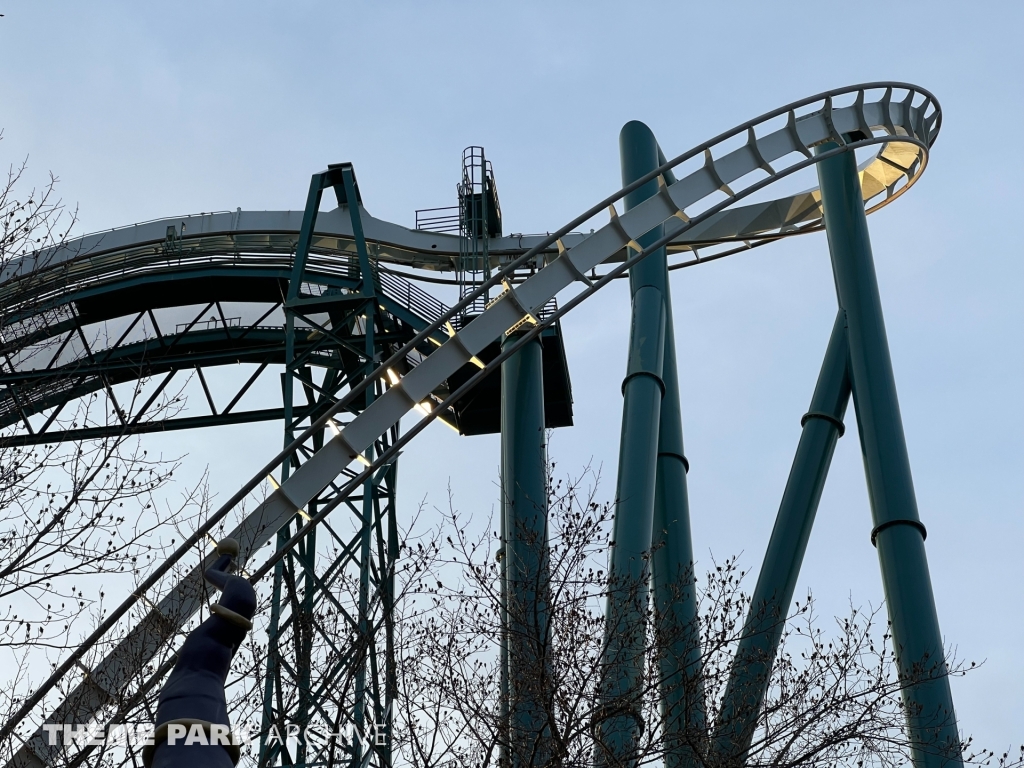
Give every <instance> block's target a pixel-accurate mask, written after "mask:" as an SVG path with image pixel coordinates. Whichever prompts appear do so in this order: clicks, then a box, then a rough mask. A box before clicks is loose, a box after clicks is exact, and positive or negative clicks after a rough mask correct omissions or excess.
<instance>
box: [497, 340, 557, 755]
mask: <svg viewBox="0 0 1024 768" xmlns="http://www.w3.org/2000/svg"><path fill="white" fill-rule="evenodd" d="M513 341H515V337H514V336H512V337H507V338H506V339H505V340H504V342H503V344H508V343H511V342H513ZM546 443H547V441H546V434H545V429H544V370H543V361H542V350H541V343H540V339H539V338H538V339H534V340H533V341H532V342H530V343H528V344H526V345H525V346H524V347H522V348H521V349H520V350H519V351H518V352H516V353H515V354H514V355H512V356H511V357H509V358H508V359H507V360H506V361H505V362H504V363H502V365H501V484H502V515H503V519H504V526H503V527H504V535H505V541H504V562H503V564H502V565H503V569H504V574H505V579H504V582H505V590H506V593H505V595H504V604H505V605H504V612H505V621H504V629H505V632H507V639H506V642H505V645H504V647H503V649H502V650H503V651H504V652H506V653H507V658H508V673H507V674H508V677H507V680H508V683H507V684H508V689H509V690H508V694H509V704H508V712H509V724H508V734H509V736H508V738H509V742H510V744H509V747H510V749H509V750H508V753H507V754H508V757H507V761H508V764H509V766H511V768H527V767H528V766H534V765H545V764H547V763H548V761H549V758H550V733H551V731H550V728H549V727H548V725H547V723H548V717H549V715H550V713H551V707H552V705H553V702H552V698H551V668H550V654H549V631H548V605H549V589H548V587H549V585H548V480H547V478H548V466H547V444H546ZM506 649H507V650H506Z"/></svg>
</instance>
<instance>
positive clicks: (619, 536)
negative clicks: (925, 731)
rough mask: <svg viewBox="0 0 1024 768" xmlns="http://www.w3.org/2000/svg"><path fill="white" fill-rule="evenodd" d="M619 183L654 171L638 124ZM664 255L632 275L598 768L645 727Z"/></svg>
mask: <svg viewBox="0 0 1024 768" xmlns="http://www.w3.org/2000/svg"><path fill="white" fill-rule="evenodd" d="M619 148H620V152H621V156H622V178H623V183H625V184H628V183H630V182H631V181H632V180H634V179H636V178H637V177H639V176H640V175H642V174H644V173H646V172H647V171H649V170H651V169H652V168H654V167H656V160H657V142H656V141H655V140H654V136H653V134H651V132H650V130H649V129H648V128H647V126H645V125H643V123H638V122H630V123H627V124H626V125H625V126H624V127H623V129H622V132H621V133H620V135H619ZM657 191H658V186H657V182H656V181H651V182H650V183H648V184H645V185H644V186H643V187H641V188H640V189H638V190H636V191H634V192H632V193H631V194H630V195H627V196H626V202H625V205H626V207H627V208H628V207H631V206H633V205H636V204H638V203H639V202H641V201H643V200H646V199H647V198H648V197H651V196H652V195H654V194H656V193H657ZM660 236H661V227H660V226H659V227H658V228H657V229H655V230H654V231H652V232H649V233H647V234H646V235H644V237H643V238H641V239H640V241H639V242H640V245H641V247H642V246H644V245H646V244H647V243H652V242H654V241H655V240H656V239H657V238H658V237H660ZM664 270H665V254H664V250H662V251H661V252H659V253H655V254H651V255H650V256H648V257H647V258H646V259H644V260H643V261H642V262H640V263H639V264H638V265H637V266H635V267H633V269H632V270H630V277H629V282H630V292H631V294H632V321H631V326H630V339H629V360H628V364H627V367H626V378H625V380H624V381H623V382H622V397H623V404H622V434H621V437H620V440H619V467H618V481H617V485H616V490H615V523H614V528H613V534H612V547H611V562H610V564H609V567H608V581H609V588H608V603H607V607H606V609H605V639H604V644H605V648H604V669H603V670H602V675H603V679H602V682H601V696H602V708H603V712H601V713H600V717H601V722H600V728H599V731H598V734H597V743H596V744H595V748H594V760H595V763H596V765H597V766H628V765H632V764H633V763H634V762H635V758H636V756H635V739H636V735H637V733H638V732H639V731H640V730H641V729H642V728H643V726H644V723H643V721H642V719H641V712H640V706H641V696H642V692H641V677H642V674H643V664H644V648H645V645H646V639H647V638H646V635H647V630H646V614H647V599H648V580H649V578H650V571H649V569H648V567H647V558H648V556H649V555H650V551H651V540H652V528H653V522H654V500H655V481H656V477H657V467H658V442H659V440H658V437H659V425H660V422H661V401H662V397H663V396H664V394H665V384H664V381H663V380H662V373H663V368H664V357H665V323H666V317H665V314H666V312H665V310H666V306H665V295H664V290H663V289H664V284H665V281H664V275H663V273H664Z"/></svg>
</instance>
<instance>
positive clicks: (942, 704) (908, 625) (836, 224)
mask: <svg viewBox="0 0 1024 768" xmlns="http://www.w3.org/2000/svg"><path fill="white" fill-rule="evenodd" d="M834 147H835V144H831V143H829V144H826V145H823V146H822V147H819V148H818V151H819V152H821V151H826V150H827V149H832V148H834ZM817 168H818V179H819V183H820V185H821V201H822V206H823V208H824V216H825V229H826V231H827V232H828V244H829V250H830V251H831V255H832V269H833V273H834V276H835V282H836V291H837V292H838V295H839V305H840V306H841V307H842V308H843V309H844V310H845V311H846V322H847V331H848V336H849V344H850V381H851V385H852V388H853V403H854V407H855V408H856V410H857V429H858V431H859V433H860V445H861V453H862V455H863V458H864V471H865V474H866V475H867V484H868V496H869V498H870V501H871V513H872V516H873V521H874V529H873V530H872V532H871V540H872V542H873V543H874V544H875V546H876V548H877V550H878V561H879V564H880V566H881V571H882V584H883V587H884V590H885V599H886V604H887V606H888V610H889V621H890V622H891V624H892V636H893V644H894V646H895V649H896V655H897V662H898V664H899V669H900V673H901V675H903V676H904V678H905V680H906V682H907V687H906V688H905V689H904V692H903V701H904V704H905V705H906V713H907V726H908V730H909V733H910V737H911V739H912V741H913V758H914V763H915V765H916V766H917V768H925V767H926V766H927V768H932V767H933V766H949V765H952V766H959V765H962V763H963V758H962V755H961V753H960V748H959V736H958V733H957V725H956V715H955V713H954V710H953V697H952V694H951V692H950V688H949V678H948V675H947V667H946V663H945V656H944V652H943V647H942V633H941V632H940V631H939V619H938V614H937V612H936V609H935V597H934V595H933V594H932V585H931V579H930V578H929V575H928V560H927V557H926V555H925V549H924V539H925V528H924V526H923V525H922V524H921V520H920V517H919V516H918V511H917V499H916V497H915V495H914V483H913V479H912V477H911V473H910V458H909V456H908V454H907V443H906V438H905V436H904V433H903V422H902V419H901V417H900V406H899V401H898V399H897V397H896V380H895V377H894V376H893V370H892V360H891V358H890V356H889V343H888V340H887V339H886V335H885V322H884V320H883V318H882V303H881V299H880V297H879V293H878V281H877V279H876V275H875V266H874V261H873V258H872V255H871V242H870V240H869V237H868V226H867V218H866V216H865V214H864V203H863V196H862V193H861V186H860V179H859V177H858V174H857V165H856V158H855V157H854V153H853V152H845V153H843V154H841V155H838V156H836V157H832V158H829V159H828V160H823V161H821V162H820V163H818V165H817Z"/></svg>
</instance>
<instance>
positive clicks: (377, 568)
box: [259, 163, 424, 768]
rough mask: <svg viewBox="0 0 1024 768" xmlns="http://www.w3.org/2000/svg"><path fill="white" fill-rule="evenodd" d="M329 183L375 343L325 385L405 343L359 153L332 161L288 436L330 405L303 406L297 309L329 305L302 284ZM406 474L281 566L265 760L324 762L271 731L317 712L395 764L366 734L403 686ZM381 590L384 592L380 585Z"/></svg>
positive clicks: (291, 302) (380, 487) (288, 383)
mask: <svg viewBox="0 0 1024 768" xmlns="http://www.w3.org/2000/svg"><path fill="white" fill-rule="evenodd" d="M328 187H333V189H334V191H335V194H336V195H337V198H338V204H339V205H341V206H347V208H348V211H349V213H350V215H351V217H352V225H353V230H354V233H355V241H356V247H357V254H358V265H359V278H358V297H357V298H355V299H354V303H352V302H353V298H352V297H347V300H348V301H349V303H350V305H351V311H350V312H348V314H347V316H346V317H344V318H341V319H340V321H341V322H343V323H349V324H351V325H352V327H353V330H359V327H360V326H361V331H362V338H363V348H362V349H357V348H353V347H351V346H350V345H346V346H347V347H348V349H349V352H350V353H352V354H350V355H349V356H348V357H349V360H348V362H347V363H346V362H345V360H344V359H342V360H341V361H340V363H341V364H340V365H339V366H338V367H339V368H340V369H345V370H346V372H347V375H346V376H343V377H341V378H338V377H337V376H334V372H333V371H329V372H328V374H327V378H326V379H325V385H327V384H328V383H330V386H325V387H324V388H323V389H324V390H325V391H324V392H322V393H320V394H321V395H322V397H326V398H333V395H334V394H336V393H337V392H338V390H339V389H340V388H341V387H342V386H344V385H347V386H356V385H357V384H359V382H360V381H361V380H362V379H363V378H364V377H365V376H366V375H367V374H368V373H369V372H371V371H372V370H373V368H374V367H375V365H376V360H377V359H378V358H379V353H380V351H381V348H382V347H386V346H388V345H389V344H390V343H393V340H392V339H391V338H390V334H389V333H388V331H387V327H386V323H385V322H384V319H385V312H384V310H386V308H387V306H386V303H385V299H384V297H383V295H382V294H381V293H380V291H379V286H378V285H377V281H376V280H375V278H374V275H375V272H374V270H373V269H372V266H371V262H370V258H369V252H368V249H367V245H366V241H365V238H364V237H363V232H362V224H361V221H360V214H359V207H358V205H357V204H349V201H353V202H354V203H355V202H357V201H359V194H358V188H357V186H356V181H355V174H354V171H353V170H352V166H351V165H349V164H347V163H346V164H342V165H337V166H329V167H328V170H327V171H325V172H323V173H320V174H314V176H313V178H312V180H311V182H310V190H309V195H308V197H307V203H306V209H305V212H304V216H303V224H302V230H301V232H300V236H299V240H298V245H297V248H296V253H295V260H294V266H293V269H292V272H291V275H290V278H289V283H288V294H287V299H286V302H285V311H286V345H287V346H286V370H285V373H284V374H283V375H282V392H283V398H284V409H283V410H284V416H285V419H284V421H285V434H284V444H285V445H288V444H290V443H291V442H292V440H293V438H294V435H295V432H296V431H297V430H299V431H301V429H302V423H303V422H304V421H306V420H307V419H308V421H309V422H310V423H312V421H313V420H315V418H316V417H317V415H318V413H319V412H322V409H319V408H317V409H314V408H312V405H313V403H312V402H311V403H310V407H308V408H306V409H298V410H296V409H295V408H294V406H293V402H294V398H295V385H296V383H298V384H299V386H300V387H302V388H304V389H305V390H306V394H307V399H308V400H312V399H315V398H311V396H310V384H311V380H310V378H311V374H310V372H309V369H308V366H306V365H303V361H302V360H301V357H302V355H301V354H300V353H299V344H298V343H297V328H296V319H297V318H300V317H301V318H303V319H304V320H307V322H308V318H306V317H305V315H304V314H303V312H304V310H313V309H316V310H318V311H322V310H323V309H324V308H325V302H324V300H323V298H322V297H305V296H303V295H302V292H301V288H302V285H303V281H304V268H305V263H306V259H307V258H308V254H309V248H310V243H311V241H312V233H313V229H314V227H315V224H316V214H317V211H318V210H319V207H320V200H321V197H322V194H323V192H324V190H325V189H327V188H328ZM328 306H329V305H328ZM409 314H411V313H409ZM409 319H410V320H413V322H414V324H415V325H418V326H420V327H423V326H424V321H423V320H422V319H421V318H418V317H410V318H409ZM332 325H336V323H332ZM378 329H379V332H378ZM342 357H343V358H344V357H345V356H344V355H342ZM379 389H380V385H379V384H377V383H375V384H373V385H372V386H370V387H368V388H367V389H366V390H365V393H366V394H365V397H364V398H362V400H363V402H362V403H359V405H358V407H357V408H355V409H354V410H357V411H358V410H362V408H365V407H366V406H368V405H369V404H370V403H371V402H372V401H373V398H374V397H375V393H377V392H378V390H379ZM389 437H390V439H387V438H385V439H383V440H381V441H380V444H379V445H378V446H377V449H378V450H381V451H383V450H387V448H388V447H389V446H390V444H391V442H392V441H393V440H394V439H397V437H398V433H397V429H395V430H392V434H390V435H389ZM322 446H323V436H322V435H320V436H319V438H318V439H315V440H314V443H313V449H314V451H315V450H318V449H320V448H321V447H322ZM373 450H374V449H373V448H371V449H370V450H368V451H367V454H366V457H367V459H368V460H372V458H373ZM301 460H302V457H300V456H299V455H297V454H294V455H293V456H292V457H291V459H290V460H288V461H286V462H285V463H283V464H282V465H281V479H282V482H283V481H284V480H285V479H286V478H287V477H288V475H289V474H290V473H291V472H292V471H294V469H295V468H297V467H298V466H299V465H300V463H301ZM396 482H397V463H391V464H389V465H387V466H386V467H385V468H384V469H383V470H382V471H381V472H379V473H378V474H377V475H375V476H374V477H372V478H370V479H368V480H367V481H366V482H365V483H364V484H363V492H362V495H361V496H353V497H351V498H349V499H348V500H347V501H346V506H347V507H348V509H349V510H350V511H351V512H352V513H353V515H354V518H355V521H356V529H357V532H356V534H355V537H354V538H351V539H347V540H346V539H344V538H343V537H342V536H340V535H339V534H338V533H337V532H335V531H334V530H333V529H332V528H331V526H330V525H329V524H327V522H326V521H324V522H323V523H321V524H320V525H319V526H317V527H314V528H313V529H311V530H310V531H309V532H308V533H307V534H306V536H305V537H304V539H303V540H302V542H301V544H300V546H299V547H297V548H295V549H291V550H289V551H288V553H287V554H286V555H285V557H283V558H282V559H281V560H279V561H278V563H277V564H276V565H275V567H274V580H273V587H272V599H271V616H270V627H269V637H268V656H267V664H266V675H265V679H264V698H263V721H262V728H261V734H260V756H259V762H260V765H274V764H281V765H294V766H310V765H318V764H320V763H321V762H322V760H321V759H320V757H319V756H318V755H316V754H311V753H310V751H309V749H308V746H309V745H308V744H307V743H305V742H304V741H301V740H300V741H299V742H298V743H297V749H296V752H295V754H291V753H290V752H289V749H288V745H287V742H286V741H280V740H273V739H271V738H270V734H271V732H272V728H274V727H275V726H276V727H277V732H278V733H285V732H286V729H287V728H288V726H289V725H298V726H299V727H300V728H303V729H305V727H306V726H307V725H309V724H310V723H311V722H313V721H314V718H315V717H317V716H319V717H320V718H321V719H323V720H325V721H327V722H326V725H328V726H329V727H331V728H333V729H334V732H341V731H342V730H343V729H344V728H345V727H346V726H349V725H351V726H354V729H355V730H354V732H353V740H352V741H351V742H342V743H340V744H339V743H335V744H334V745H333V746H332V747H331V749H332V750H333V749H336V748H341V749H342V750H343V752H347V758H345V759H346V760H347V762H348V763H349V764H350V765H351V766H353V767H355V766H360V768H365V766H367V765H371V764H374V765H377V766H381V767H386V766H390V764H391V748H390V744H389V739H384V740H383V741H384V743H383V744H380V743H377V742H378V741H379V740H377V739H364V738H363V737H364V735H368V734H369V733H370V732H372V731H374V730H375V729H381V728H382V729H384V731H385V732H386V733H389V732H390V724H391V711H392V702H393V701H394V697H395V694H396V688H397V674H396V670H395V659H394V638H393V635H392V632H393V620H392V608H393V603H394V562H395V558H396V557H397V551H398V533H397V521H396V519H395V491H396ZM329 500H330V499H329V497H323V498H318V499H314V501H312V502H311V503H310V504H309V508H308V510H306V513H307V514H309V515H314V514H316V511H317V507H318V506H319V505H320V504H322V503H325V502H327V501H329ZM302 522H303V521H302V520H300V519H298V516H297V517H296V519H295V520H293V521H292V523H289V524H288V525H287V526H285V527H284V528H282V529H281V531H280V532H279V533H278V537H277V545H278V547H279V548H282V547H285V545H286V544H287V542H288V541H289V539H290V538H291V537H292V535H293V532H294V531H297V530H298V529H299V528H301V526H302ZM293 527H294V530H293ZM321 528H322V529H325V530H326V531H327V533H328V534H329V536H330V537H331V538H333V539H334V542H335V544H336V545H338V551H337V552H336V553H335V556H334V558H333V560H330V561H327V562H322V563H321V562H318V559H317V538H316V537H317V531H318V529H321ZM375 542H376V547H375V546H374V543H375ZM353 567H354V568H355V569H357V571H358V576H357V582H358V588H357V592H358V594H357V596H356V605H355V606H354V612H353V611H350V610H348V609H346V607H345V606H343V605H342V604H341V603H340V602H339V601H338V600H337V598H335V597H334V595H333V593H332V588H334V587H335V586H336V584H337V582H338V581H339V580H340V579H341V578H342V577H343V573H344V572H345V571H346V569H348V568H353ZM371 590H372V591H373V592H374V594H373V595H371ZM378 596H379V598H380V599H379V603H380V606H381V613H382V618H381V620H380V621H377V620H375V619H373V618H372V617H371V599H372V598H374V602H376V600H375V598H376V597H378ZM325 605H327V606H328V607H332V608H333V609H334V610H335V611H337V613H338V614H339V616H341V617H342V618H343V621H344V623H345V624H346V626H347V629H348V631H349V632H350V633H351V634H352V635H354V637H355V641H354V643H353V644H352V647H350V648H347V649H342V648H338V647H336V646H334V645H333V644H332V643H331V642H330V639H329V637H328V638H325V637H324V636H323V634H322V633H320V629H321V627H320V624H319V621H318V611H322V610H323V608H324V606H325ZM286 608H287V609H288V615H287V616H285V613H286ZM353 613H354V615H353ZM381 633H383V635H384V638H383V640H384V647H383V648H382V649H379V648H378V647H377V640H378V635H379V634H381ZM289 640H290V642H289ZM319 642H327V643H328V645H330V648H329V649H328V659H329V660H330V663H329V664H327V665H326V668H322V669H319V670H318V671H319V672H320V675H319V680H316V681H315V680H314V674H313V669H314V666H315V664H314V661H315V659H314V656H315V654H316V653H317V647H316V646H317V644H318V643H319ZM285 649H287V651H286V650H285ZM289 652H290V653H293V654H295V656H296V658H295V659H294V661H293V662H290V660H289V657H288V654H289ZM339 680H343V681H347V685H345V686H340V687H341V688H342V689H343V690H348V689H349V687H351V690H352V696H351V699H350V700H348V699H346V700H344V701H338V700H337V699H336V698H335V701H334V702H333V703H334V704H335V709H334V711H333V712H331V711H330V710H329V709H328V708H327V707H325V706H324V701H325V700H330V699H331V698H332V695H333V693H332V690H333V689H335V688H336V687H337V686H336V685H335V684H336V683H337V682H338V681H339ZM303 732H304V731H303ZM330 754H333V753H330Z"/></svg>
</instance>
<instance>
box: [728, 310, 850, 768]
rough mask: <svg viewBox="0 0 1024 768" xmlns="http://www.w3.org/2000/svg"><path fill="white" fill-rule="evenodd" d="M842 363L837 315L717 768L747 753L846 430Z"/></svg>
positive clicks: (748, 629) (731, 687) (742, 655)
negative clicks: (827, 483) (840, 442)
mask: <svg viewBox="0 0 1024 768" xmlns="http://www.w3.org/2000/svg"><path fill="white" fill-rule="evenodd" d="M848 356H849V345H848V344H847V340H846V314H845V313H844V312H843V311H842V310H839V312H838V314H837V315H836V321H835V325H833V327H832V337H831V338H830V339H829V343H828V349H827V350H826V352H825V359H824V361H823V362H822V364H821V373H819V374H818V383H817V385H816V386H815V387H814V395H813V396H812V397H811V407H810V409H809V410H808V411H807V413H806V414H804V417H803V418H802V419H801V420H800V424H801V426H802V428H803V431H802V432H801V433H800V442H799V443H798V444H797V449H796V456H795V457H794V458H793V466H792V468H791V469H790V471H789V480H788V481H787V482H786V490H785V492H784V493H783V494H782V503H781V504H780V505H779V514H778V516H777V517H776V518H775V527H774V528H773V529H772V537H771V540H770V541H769V542H768V549H767V551H766V552H765V555H764V563H763V564H762V565H761V573H760V575H758V577H757V586H756V587H755V588H754V594H753V596H752V597H751V603H750V613H749V615H748V616H747V620H746V622H745V624H744V626H743V636H742V639H741V640H740V644H739V648H737V650H736V658H735V661H734V662H733V667H732V671H731V674H730V676H729V683H728V686H727V688H726V692H725V697H724V699H723V702H722V708H721V710H720V712H719V717H718V722H717V724H716V728H715V739H714V742H713V745H714V746H713V748H714V750H715V753H716V755H717V757H718V759H717V760H716V761H715V762H716V764H721V765H742V764H743V763H744V761H745V758H746V753H747V750H748V749H749V748H750V740H751V738H752V737H753V735H754V729H755V726H756V724H757V716H758V713H759V712H760V710H761V706H762V704H763V701H764V695H765V691H766V690H767V687H768V676H769V673H770V671H771V667H772V664H773V663H774V662H775V655H776V653H777V652H778V649H779V640H780V639H781V637H782V630H783V627H784V626H785V621H786V614H787V610H788V607H789V604H790V601H792V599H793V590H794V589H796V581H797V577H798V576H799V575H800V566H801V564H802V563H803V559H804V553H805V552H806V551H807V541H808V539H809V538H810V536H811V527H812V526H813V525H814V516H815V514H816V513H817V511H818V502H819V501H820V500H821V492H822V489H823V488H824V487H825V478H826V476H827V475H828V469H829V465H830V464H831V463H832V454H833V453H834V452H835V448H836V443H837V442H838V440H839V438H840V437H842V435H843V432H844V431H845V427H844V426H843V417H844V416H845V414H846V406H847V404H848V403H849V401H850V378H849V376H848V374H847V358H848Z"/></svg>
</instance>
